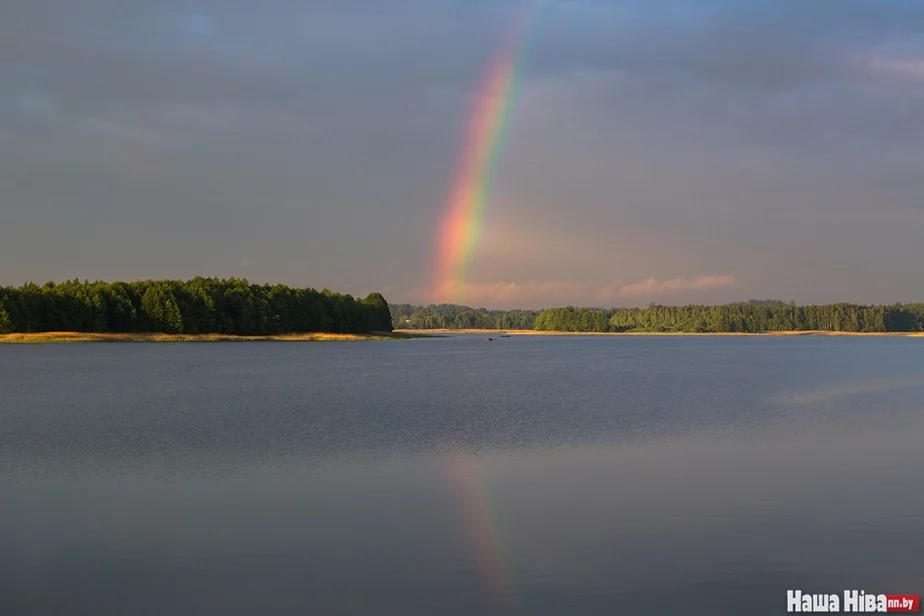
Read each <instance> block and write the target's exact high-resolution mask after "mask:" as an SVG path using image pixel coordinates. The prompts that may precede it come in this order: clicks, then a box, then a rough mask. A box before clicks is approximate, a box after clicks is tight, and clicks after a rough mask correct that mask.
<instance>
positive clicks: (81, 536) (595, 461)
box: [0, 336, 924, 615]
mask: <svg viewBox="0 0 924 616" xmlns="http://www.w3.org/2000/svg"><path fill="white" fill-rule="evenodd" d="M922 410H924V339H910V338H847V337H845V338H791V339H782V338H750V337H741V338H734V337H728V338H721V337H715V338H712V337H702V338H700V337H695V338H682V337H651V338H646V337H514V338H509V339H507V338H505V339H499V340H497V341H495V342H491V343H489V342H486V341H485V340H484V338H483V337H479V336H457V337H451V338H444V339H430V340H412V341H400V342H399V341H395V342H368V343H366V342H358V343H303V344H300V343H272V342H266V343H261V342H253V343H218V344H182V343H176V344H161V345H153V344H147V345H145V344H77V345H37V346H31V345H29V346H15V345H9V346H0V614H4V615H6V614H10V615H18V614H93V615H101V614H131V615H134V614H142V615H148V614H150V615H162V614H197V615H198V614H402V615H414V614H427V615H429V614H539V615H545V614H555V615H558V614H562V615H565V614H567V615H570V614H629V615H632V614H677V613H684V614H710V615H713V614H781V613H784V612H785V605H786V589H789V588H792V589H796V588H799V589H803V590H805V591H806V592H818V593H822V592H825V593H826V592H836V593H841V592H842V591H843V590H844V589H848V588H856V589H862V590H866V591H867V592H874V593H879V592H884V593H885V592H893V593H918V594H924V559H922V556H921V555H922V554H924V491H922V490H921V485H922V477H924V446H922V437H924V414H922Z"/></svg>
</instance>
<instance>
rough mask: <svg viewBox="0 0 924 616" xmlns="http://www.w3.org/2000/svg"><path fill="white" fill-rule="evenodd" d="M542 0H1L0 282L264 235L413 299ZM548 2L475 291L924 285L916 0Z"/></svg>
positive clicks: (259, 269) (140, 263) (305, 271)
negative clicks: (532, 3)
mask: <svg viewBox="0 0 924 616" xmlns="http://www.w3.org/2000/svg"><path fill="white" fill-rule="evenodd" d="M524 6H527V4H526V3H518V2H509V3H496V2H487V1H482V0H479V1H476V2H465V3H463V2H449V1H444V2H424V1H423V0H401V1H399V2H395V3H392V4H391V5H389V8H388V10H384V9H383V8H382V6H381V4H380V3H373V2H371V1H369V0H362V1H356V2H349V3H344V2H333V1H327V0H324V1H319V2H312V3H308V4H305V3H296V2H280V3H275V4H273V5H271V6H269V5H268V6H267V7H264V8H263V9H260V10H258V9H256V8H255V7H254V6H253V5H252V4H248V3H243V2H238V1H225V2H220V3H219V2H217V1H202V2H199V3H197V4H195V5H189V4H188V3H179V2H164V3H157V4H156V5H146V4H143V3H140V2H131V1H129V2H122V3H115V4H113V3H111V2H104V1H103V0H88V1H87V2H84V3H81V6H80V9H79V10H77V8H76V7H74V6H72V5H70V4H68V3H65V2H63V1H53V0H30V1H29V2H25V1H23V0H17V1H14V2H12V3H7V4H6V5H5V6H4V8H3V9H0V59H2V60H0V144H2V146H3V147H2V149H0V203H2V219H3V224H2V225H0V282H2V283H19V282H22V281H23V280H25V279H37V280H43V279H49V278H53V279H61V278H65V277H70V276H73V275H78V276H80V277H90V278H93V277H104V278H135V277H138V276H171V277H172V276H181V275H183V276H185V275H195V274H199V273H204V274H216V275H231V274H239V273H240V264H241V263H242V262H245V261H246V262H247V263H248V265H247V275H248V276H251V277H253V278H254V279H259V280H283V281H285V282H290V283H293V284H310V285H314V286H318V287H320V286H330V287H332V288H338V289H343V290H345V291H348V292H354V293H360V292H368V291H369V290H372V289H376V288H385V287H388V288H390V289H393V290H394V291H393V293H392V296H391V297H390V299H393V300H395V301H400V300H402V299H405V298H406V297H409V296H410V295H412V294H413V292H414V291H415V290H417V291H419V290H421V289H422V288H423V285H422V284H421V282H422V281H428V280H429V277H430V268H431V267H432V266H431V263H432V260H433V256H432V255H433V251H434V243H435V239H434V231H433V230H434V229H435V228H436V227H437V222H438V220H439V218H440V216H441V214H442V211H443V208H444V205H445V204H444V199H445V196H446V193H447V191H448V188H449V186H450V184H451V180H452V176H453V173H454V167H455V165H456V164H457V160H458V150H459V148H460V143H461V138H462V134H463V131H464V130H465V125H466V122H465V117H466V115H467V113H468V112H469V110H470V108H471V107H470V104H471V100H472V97H473V96H474V95H475V94H476V93H477V88H478V86H479V81H480V79H481V75H482V73H483V72H484V69H485V67H486V65H487V64H488V63H489V62H490V60H491V58H492V57H493V56H494V54H495V53H496V51H497V49H499V47H500V46H501V45H502V44H503V43H504V42H505V40H507V39H508V38H509V33H508V26H509V25H510V24H511V23H512V20H513V18H515V17H516V11H517V10H521V9H522V7H524ZM533 17H534V22H533V26H532V29H531V30H530V32H529V37H528V40H527V43H526V46H525V48H524V50H525V55H524V58H523V64H522V67H521V69H522V70H521V95H520V98H519V104H518V105H517V107H516V108H515V110H514V112H513V114H512V116H511V122H510V134H509V138H508V139H507V144H506V147H505V149H504V156H503V159H502V160H501V161H500V163H499V167H498V174H497V180H496V183H495V190H494V193H493V194H492V195H491V197H490V198H489V203H488V207H487V210H486V219H485V220H486V228H485V230H484V233H483V242H482V244H481V247H480V248H479V250H477V251H476V253H475V256H474V262H473V263H472V267H471V269H470V272H471V274H470V275H471V280H468V281H467V282H468V284H469V285H470V288H471V289H472V293H473V294H474V293H475V292H476V291H477V292H478V293H481V294H482V296H484V297H486V298H487V299H490V298H491V297H492V296H491V295H490V292H494V291H497V290H498V289H500V290H502V297H501V296H499V295H495V296H496V297H497V298H498V300H499V301H500V300H501V299H502V300H503V301H504V302H505V303H516V301H517V299H518V298H517V296H516V292H515V291H516V290H517V289H526V290H527V291H524V293H525V294H524V295H523V297H522V298H521V299H522V300H523V301H529V302H531V303H536V302H538V303H540V304H541V303H542V302H543V300H544V298H543V296H542V294H543V293H547V299H548V301H555V302H556V303H558V302H559V301H560V297H559V295H560V293H561V292H562V290H563V289H564V290H567V291H568V292H574V293H575V294H576V295H577V297H575V299H574V300H573V302H574V303H580V302H581V301H587V302H595V303H599V296H600V289H603V288H606V286H607V285H612V284H614V283H613V281H614V280H615V281H622V282H621V283H620V284H632V283H633V282H638V281H640V280H648V279H654V280H660V281H670V280H678V279H684V280H691V279H696V278H697V277H701V276H709V275H714V274H715V273H717V272H718V273H720V274H721V275H727V276H733V277H734V279H735V281H736V285H735V286H734V287H732V288H725V289H719V288H716V289H713V290H712V291H711V292H710V293H711V294H709V293H707V294H706V295H705V296H703V299H704V301H725V300H732V299H741V298H742V297H743V296H747V295H754V296H761V297H763V296H778V297H781V298H783V299H789V298H793V299H796V300H798V301H834V300H852V301H894V300H902V301H909V300H913V299H916V298H915V297H914V294H915V289H920V288H921V287H922V283H924V273H922V272H921V270H920V268H918V267H915V265H914V263H915V262H916V261H915V259H914V254H915V252H914V250H915V249H914V247H915V246H920V245H921V243H922V241H924V220H922V206H921V203H920V198H919V196H920V194H921V193H922V190H924V179H922V177H921V174H920V173H919V170H920V168H921V165H922V163H924V160H922V158H924V155H922V153H921V150H920V143H921V142H922V137H924V128H922V127H924V123H922V122H921V121H920V119H921V117H922V114H924V96H922V94H921V85H922V79H924V77H922V73H921V66H922V64H921V63H922V62H924V41H922V39H921V37H920V34H918V33H919V32H921V31H922V29H924V11H921V10H920V8H919V5H916V3H914V2H902V1H896V2H890V3H888V5H884V4H883V3H879V2H873V1H868V2H860V1H854V0H843V1H839V2H825V1H819V2H811V3H807V2H795V1H793V2H765V1H763V0H761V1H755V2H749V3H740V2H734V3H733V2H706V3H702V2H696V3H693V2H689V1H685V2H681V1H670V2H664V3H659V4H658V7H657V10H655V8H654V7H653V6H652V5H651V4H649V3H641V2H632V3H628V2H623V3H613V2H602V1H591V0H587V1H584V2H558V3H545V4H544V5H542V8H540V9H539V10H538V11H537V13H536V14H535V15H534V16H533ZM514 230H515V238H516V241H515V242H511V243H509V244H516V246H518V248H516V249H512V248H510V245H506V246H505V243H504V237H505V236H506V237H513V234H514ZM125 237H133V238H135V239H134V240H132V241H128V240H124V238H125ZM52 238H53V239H52ZM544 247H548V249H545V248H544ZM75 270H79V271H75ZM561 281H567V282H565V283H562V282H561ZM556 285H557V286H556ZM568 285H571V286H568ZM575 285H578V286H575ZM578 288H580V289H585V291H582V292H579V291H578V290H577V289H578ZM490 290H494V291H490ZM489 291H490V292H489ZM497 292H498V293H500V292H501V291H497ZM581 293H583V295H581ZM556 294H559V295H556ZM402 295H403V296H404V297H402ZM474 297H475V295H473V298H474ZM651 299H654V297H653V296H651V297H648V296H646V297H642V296H641V295H640V296H639V297H638V298H637V300H638V302H639V303H647V301H649V300H651ZM917 299H919V298H917ZM421 301H423V300H421ZM569 303H571V302H569Z"/></svg>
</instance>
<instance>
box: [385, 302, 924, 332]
mask: <svg viewBox="0 0 924 616" xmlns="http://www.w3.org/2000/svg"><path fill="white" fill-rule="evenodd" d="M391 315H392V324H393V326H394V327H395V328H396V329H437V328H446V329H475V328H478V329H497V330H505V329H511V330H514V329H527V330H539V331H563V332H699V333H727V332H742V333H756V332H771V331H842V332H920V331H924V303H922V304H904V305H903V304H893V305H888V306H886V305H880V306H864V305H858V304H844V303H841V304H824V305H810V306H797V305H796V304H795V303H793V302H789V303H786V302H782V301H776V300H749V301H747V302H739V303H735V304H725V305H720V306H694V305H691V306H660V305H657V304H651V305H649V306H648V307H647V308H610V309H604V308H575V307H571V306H569V307H566V308H551V309H548V310H542V311H539V312H534V311H529V310H510V311H502V310H486V309H484V308H479V309H475V308H470V307H468V306H457V305H453V304H442V305H434V306H411V305H408V304H400V305H392V306H391Z"/></svg>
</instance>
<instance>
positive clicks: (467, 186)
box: [432, 0, 539, 303]
mask: <svg viewBox="0 0 924 616" xmlns="http://www.w3.org/2000/svg"><path fill="white" fill-rule="evenodd" d="M530 3H531V4H532V5H533V6H531V7H530V9H529V10H527V11H526V12H525V13H524V18H523V20H522V22H521V23H520V24H519V27H518V28H516V29H515V31H514V34H513V36H512V37H511V38H510V40H509V41H508V43H507V45H506V46H505V47H504V48H503V50H502V51H501V53H500V54H498V55H497V57H495V58H494V59H493V61H492V62H491V64H490V66H489V67H488V70H487V73H486V74H485V77H484V79H483V83H482V85H481V87H480V88H479V90H478V94H477V96H476V97H475V106H474V111H473V113H472V115H471V117H470V119H469V121H468V128H467V130H466V137H465V145H464V146H463V148H462V153H461V156H460V163H459V164H458V166H457V168H456V172H455V173H454V175H453V177H454V180H453V182H452V189H451V191H450V193H449V198H448V199H447V204H446V208H445V209H446V212H445V214H444V216H443V219H442V222H441V223H440V229H439V232H438V234H437V248H436V263H435V273H434V281H433V288H432V295H433V297H434V298H435V300H436V303H449V302H454V301H458V300H459V298H460V297H461V294H462V291H463V288H464V284H465V270H466V268H467V266H468V264H469V263H470V262H471V259H472V255H473V253H474V250H475V246H476V245H477V243H478V235H479V233H480V231H481V225H482V217H483V216H484V209H485V204H486V202H487V199H488V195H489V194H490V190H491V184H492V181H493V179H494V173H495V171H496V167H497V162H498V160H499V158H500V152H501V149H502V146H503V143H504V137H505V136H506V133H507V126H508V124H509V119H510V113H511V111H512V110H513V108H514V101H515V98H516V94H517V91H518V89H519V88H518V85H519V68H520V67H519V64H520V58H521V56H522V49H523V46H524V45H523V43H524V42H525V38H526V32H527V30H528V27H529V24H530V22H531V21H532V16H533V15H534V14H535V13H536V8H538V5H539V0H530Z"/></svg>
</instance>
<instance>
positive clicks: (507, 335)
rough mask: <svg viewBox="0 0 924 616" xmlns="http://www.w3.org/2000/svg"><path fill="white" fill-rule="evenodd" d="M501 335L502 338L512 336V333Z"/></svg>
mask: <svg viewBox="0 0 924 616" xmlns="http://www.w3.org/2000/svg"><path fill="white" fill-rule="evenodd" d="M500 337H501V338H510V334H501V335H500Z"/></svg>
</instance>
